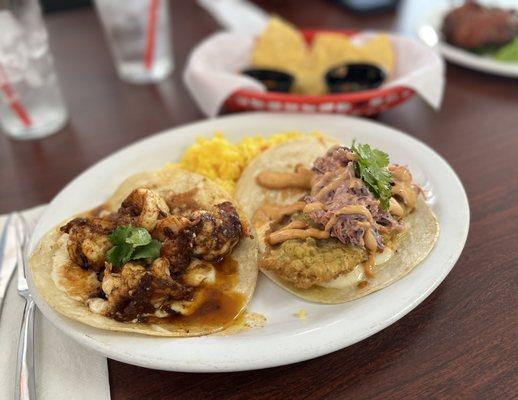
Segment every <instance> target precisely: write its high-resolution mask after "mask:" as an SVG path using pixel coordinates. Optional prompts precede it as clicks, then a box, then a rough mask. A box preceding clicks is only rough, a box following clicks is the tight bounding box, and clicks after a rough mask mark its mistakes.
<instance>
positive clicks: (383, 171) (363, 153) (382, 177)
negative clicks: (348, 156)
mask: <svg viewBox="0 0 518 400" xmlns="http://www.w3.org/2000/svg"><path fill="white" fill-rule="evenodd" d="M351 149H352V151H354V152H355V153H356V155H357V156H358V160H357V161H356V172H357V174H358V176H359V177H360V178H361V179H362V180H363V181H364V182H365V184H366V185H367V187H368V188H369V190H370V191H371V192H372V193H373V194H374V195H375V196H376V197H377V198H378V199H379V200H380V203H381V207H382V208H384V209H388V207H389V201H390V198H391V197H392V190H391V183H392V174H391V173H390V172H389V171H388V169H387V166H388V165H389V162H390V161H389V156H388V154H387V153H385V152H383V151H381V150H378V149H373V148H371V147H370V146H369V145H368V144H358V145H357V144H356V141H353V144H352V147H351Z"/></svg>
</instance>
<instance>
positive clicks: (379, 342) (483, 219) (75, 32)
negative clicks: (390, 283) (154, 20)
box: [0, 0, 518, 400]
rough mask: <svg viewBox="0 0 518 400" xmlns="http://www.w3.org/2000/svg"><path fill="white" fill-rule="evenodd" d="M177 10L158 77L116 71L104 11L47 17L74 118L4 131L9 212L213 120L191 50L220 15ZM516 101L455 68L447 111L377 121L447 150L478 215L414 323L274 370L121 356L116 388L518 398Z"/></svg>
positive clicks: (294, 8) (157, 393) (296, 10)
mask: <svg viewBox="0 0 518 400" xmlns="http://www.w3.org/2000/svg"><path fill="white" fill-rule="evenodd" d="M413 3H417V2H413ZM260 4H261V5H262V6H263V7H264V8H266V9H267V10H269V11H274V12H276V13H278V14H280V15H281V16H284V17H286V18H288V19H289V20H291V21H292V22H294V23H296V24H298V25H299V26H321V27H354V28H365V27H367V28H376V29H400V28H401V27H402V26H403V25H404V24H403V25H402V23H403V22H405V21H404V18H410V17H408V16H406V17H405V16H402V15H401V13H400V14H394V13H385V14H381V15H374V16H361V17H360V16H356V15H353V14H351V13H349V12H346V11H345V10H343V9H341V8H339V7H338V6H336V5H334V4H333V3H331V2H327V1H323V0H322V1H316V0H315V1H304V2H301V1H289V0H285V1H281V0H277V1H273V0H272V1H260ZM172 15H173V26H174V29H173V31H174V32H173V36H174V46H175V55H176V72H175V73H174V75H173V76H172V77H171V78H170V79H167V80H166V81H164V82H163V83H161V84H159V85H156V86H132V85H128V84H125V83H122V82H121V81H119V80H118V79H117V77H116V75H115V71H114V69H113V65H112V61H111V59H110V55H109V54H108V50H107V46H106V42H105V41H104V39H103V36H102V32H101V30H100V27H99V24H98V21H97V18H96V16H95V14H94V12H93V11H92V10H91V9H83V10H79V11H69V12H64V13H61V14H59V13H58V14H53V15H50V16H48V17H47V24H48V27H49V30H50V37H51V43H52V48H53V52H54V55H55V59H56V64H57V69H58V74H59V77H60V80H61V83H62V86H63V91H64V95H65V98H66V102H67V105H68V107H69V110H70V123H69V124H68V126H67V127H66V128H65V129H63V131H62V132H60V133H58V134H56V135H54V136H51V137H49V138H47V139H43V140H39V141H32V142H18V141H12V140H9V139H7V138H6V137H5V136H3V135H0V188H1V191H0V212H8V211H11V210H14V209H23V208H26V207H30V206H34V205H37V204H40V203H44V202H48V201H49V200H51V199H52V197H53V196H54V195H55V194H56V193H57V192H58V190H59V189H60V188H62V187H63V186H64V185H65V184H66V183H67V182H68V181H69V180H71V179H72V178H73V177H74V176H76V175H77V174H78V173H80V172H81V171H82V170H83V169H85V168H86V167H88V166H89V165H91V164H92V163H94V162H95V161H97V160H99V159H101V158H103V157H104V156H107V155H108V154H110V153H111V152H113V151H114V150H116V149H118V148H120V147H121V146H124V145H126V144H128V143H130V142H132V141H134V140H136V139H139V138H142V137H145V136H147V135H150V134H152V133H154V132H157V131H160V130H162V129H165V128H169V127H172V126H176V125H179V124H183V123H187V122H191V121H195V120H198V119H201V118H203V116H202V115H201V114H200V112H199V111H198V110H197V108H196V106H195V104H194V103H193V101H192V100H191V98H190V97H189V94H188V93H187V91H186V90H185V88H184V87H183V84H182V81H181V72H182V70H183V67H184V64H185V60H186V57H187V55H188V53H189V51H190V50H191V49H192V47H193V46H194V45H195V44H196V43H197V42H199V41H200V40H201V39H202V38H204V37H205V36H207V35H208V34H210V33H211V32H214V31H215V30H216V29H217V25H216V23H215V22H214V21H213V20H212V19H211V17H210V16H209V15H207V14H206V13H205V12H203V11H202V10H200V9H199V8H198V7H197V6H196V3H195V2H194V1H186V0H182V1H176V2H174V3H173V4H172ZM406 22H407V24H406V25H407V26H408V22H409V21H406ZM410 22H411V21H410ZM517 106H518V81H517V80H511V79H505V78H499V77H495V76H490V75H485V74H482V73H477V72H473V71H470V70H467V69H464V68H460V67H456V66H453V65H448V68H447V86H446V93H445V98H444V103H443V106H442V110H441V111H440V112H434V111H432V110H431V109H430V108H428V107H427V106H426V105H425V104H424V103H423V102H422V101H421V100H419V99H413V100H411V101H410V102H408V103H407V104H405V105H403V106H402V107H400V108H398V109H396V110H393V111H389V112H387V113H385V114H383V115H381V116H380V117H379V118H378V119H379V121H381V122H383V123H386V124H388V125H391V126H394V127H396V128H398V129H401V130H403V131H405V132H408V133H410V134H411V135H414V136H415V137H417V138H419V139H420V140H422V141H424V142H426V143H427V144H428V145H430V146H431V147H433V148H434V149H435V150H437V151H438V152H439V153H440V154H441V155H442V156H444V157H445V158H446V160H448V162H449V163H450V164H451V165H452V166H453V168H454V169H455V170H456V171H457V173H458V174H459V176H460V178H461V180H462V181H463V183H464V185H465V187H466V190H467V193H468V197H469V201H470V205H471V213H472V217H471V231H470V235H469V238H468V242H467V245H466V248H465V250H464V253H463V255H462V256H461V258H460V260H459V261H458V263H457V265H456V267H455V268H454V269H453V271H452V272H451V274H450V275H449V276H448V278H447V279H446V280H445V281H444V282H443V283H442V284H441V286H440V287H439V288H438V289H437V290H436V291H435V292H434V293H433V294H432V295H431V296H430V297H429V298H428V299H427V300H426V301H424V302H423V303H422V304H421V305H420V306H419V307H417V308H416V309H415V310H414V311H412V312H411V313H410V314H409V315H407V316H406V317H405V318H403V319H402V320H401V321H399V322H397V323H395V324H394V325H392V326H390V327H389V328H387V329H385V330H383V331H382V332H380V333H378V334H376V335H374V336H373V337H370V338H368V339H366V340H364V341H363V342H361V343H358V344H356V345H354V346H351V347H349V348H347V349H344V350H341V351H337V352H335V353H333V354H330V355H327V356H323V357H320V358H317V359H315V360H311V361H306V362H302V363H299V364H295V365H289V366H285V367H279V368H273V369H267V370H261V371H251V372H240V373H227V374H184V373H169V372H161V371H153V370H147V369H143V368H138V367H134V366H131V365H126V364H122V363H119V362H115V361H110V362H109V368H110V384H111V390H112V397H113V399H114V400H120V399H125V400H126V399H138V400H142V399H146V400H151V399H173V398H182V399H184V398H188V399H193V400H194V399H203V398H211V399H216V398H231V399H244V398H264V399H287V398H296V399H302V398H304V399H323V398H326V399H331V398H341V399H346V398H351V399H374V398H376V399H414V398H448V399H451V398H463V399H467V398H469V399H473V398H479V399H511V398H517V397H518V365H517V362H518V343H517V337H518V330H517V324H518V313H517V306H516V304H517V300H518V298H517V295H516V293H517V289H518V287H517V281H518V280H517V273H516V271H517V268H518V250H517V249H518V236H517V233H516V232H517V224H518V167H517V166H518V112H517Z"/></svg>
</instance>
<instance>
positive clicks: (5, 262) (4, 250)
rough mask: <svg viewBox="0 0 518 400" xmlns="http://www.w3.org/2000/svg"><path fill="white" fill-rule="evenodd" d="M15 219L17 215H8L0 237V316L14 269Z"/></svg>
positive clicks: (15, 252)
mask: <svg viewBox="0 0 518 400" xmlns="http://www.w3.org/2000/svg"><path fill="white" fill-rule="evenodd" d="M17 219H18V214H17V213H11V214H9V216H8V217H7V220H6V222H5V225H4V228H3V230H2V234H1V236H0V315H1V313H2V306H3V304H4V298H5V293H6V291H7V286H8V285H9V281H10V280H11V277H12V276H13V272H14V269H15V268H16V262H17V261H16V260H17V255H18V250H17V246H18V244H17V243H18V240H17V227H16V224H17Z"/></svg>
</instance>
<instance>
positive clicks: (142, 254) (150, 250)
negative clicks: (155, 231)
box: [131, 239, 161, 260]
mask: <svg viewBox="0 0 518 400" xmlns="http://www.w3.org/2000/svg"><path fill="white" fill-rule="evenodd" d="M160 246H161V243H160V242H159V241H158V240H156V239H153V240H152V241H151V242H149V243H148V244H146V245H145V246H140V247H137V248H136V249H135V251H134V252H133V254H132V256H131V259H132V260H138V259H141V258H149V259H152V260H154V259H155V258H158V256H160Z"/></svg>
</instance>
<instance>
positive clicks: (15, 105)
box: [0, 64, 32, 127]
mask: <svg viewBox="0 0 518 400" xmlns="http://www.w3.org/2000/svg"><path fill="white" fill-rule="evenodd" d="M0 84H1V87H0V89H1V90H2V91H3V92H4V93H5V97H7V103H8V104H9V107H11V110H13V112H14V113H15V114H16V115H17V116H18V118H20V121H22V123H23V125H24V126H26V127H29V126H31V125H32V119H31V117H30V116H29V113H28V112H27V110H26V109H25V107H24V106H23V104H22V103H21V102H20V100H18V96H17V95H16V92H15V91H14V89H13V87H12V86H11V84H10V83H9V81H8V80H7V74H6V73H5V70H4V67H3V66H2V64H0Z"/></svg>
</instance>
